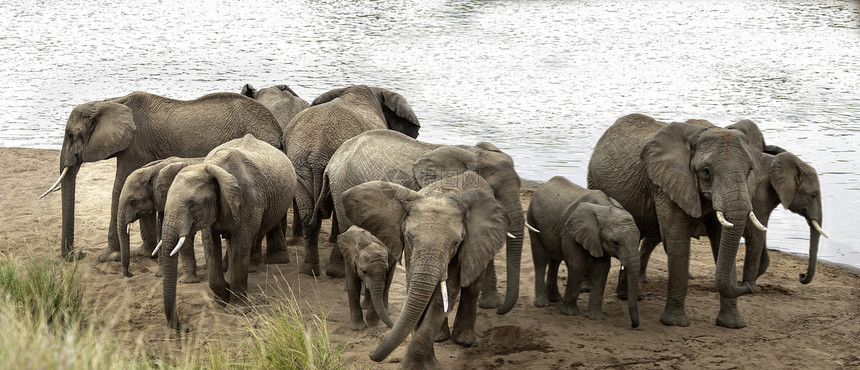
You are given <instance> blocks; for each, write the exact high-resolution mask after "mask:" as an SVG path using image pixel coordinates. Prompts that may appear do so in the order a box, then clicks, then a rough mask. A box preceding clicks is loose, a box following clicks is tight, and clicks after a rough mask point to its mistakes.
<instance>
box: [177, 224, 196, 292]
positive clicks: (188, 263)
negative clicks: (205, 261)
mask: <svg viewBox="0 0 860 370" xmlns="http://www.w3.org/2000/svg"><path fill="white" fill-rule="evenodd" d="M183 245H184V246H183V247H182V249H180V250H179V258H180V259H181V260H182V271H183V273H182V279H179V283H180V284H194V283H199V282H200V277H198V276H197V259H196V258H195V257H194V234H191V235H188V238H187V239H185V244H183Z"/></svg>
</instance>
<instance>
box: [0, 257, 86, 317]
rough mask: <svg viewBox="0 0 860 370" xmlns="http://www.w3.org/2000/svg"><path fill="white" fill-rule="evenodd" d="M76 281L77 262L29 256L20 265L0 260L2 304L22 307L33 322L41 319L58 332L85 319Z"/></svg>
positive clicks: (20, 308)
mask: <svg viewBox="0 0 860 370" xmlns="http://www.w3.org/2000/svg"><path fill="white" fill-rule="evenodd" d="M77 284H78V280H77V264H74V265H72V267H71V268H68V267H67V266H58V265H57V263H55V262H54V261H52V260H50V259H45V258H30V259H29V260H27V261H26V262H24V264H23V266H19V265H18V264H16V263H14V262H12V261H3V262H0V295H2V297H0V299H2V300H3V304H4V305H6V306H11V307H15V308H16V309H18V310H22V311H25V312H26V313H27V314H28V315H29V317H30V318H32V321H33V323H34V324H35V323H41V322H44V323H45V324H46V325H47V326H48V327H50V328H52V329H54V330H59V331H60V332H64V331H65V330H67V329H69V328H73V327H77V326H79V325H80V324H81V323H82V322H83V320H84V319H85V313H84V310H83V305H82V303H81V302H82V295H81V292H80V290H79V289H77ZM23 313H24V312H22V314H23Z"/></svg>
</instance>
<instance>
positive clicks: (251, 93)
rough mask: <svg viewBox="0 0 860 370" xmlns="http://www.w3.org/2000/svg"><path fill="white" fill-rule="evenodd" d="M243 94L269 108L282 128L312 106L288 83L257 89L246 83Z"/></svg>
mask: <svg viewBox="0 0 860 370" xmlns="http://www.w3.org/2000/svg"><path fill="white" fill-rule="evenodd" d="M241 94H242V95H245V96H247V97H249V98H251V99H254V100H257V101H259V102H260V103H263V105H265V106H266V108H269V110H270V111H272V114H273V115H275V119H277V120H278V124H279V125H280V126H281V129H282V130H283V129H286V127H287V124H288V123H290V120H292V119H293V117H295V116H296V115H297V114H299V112H301V111H303V110H305V109H307V108H308V107H310V106H311V105H310V103H308V102H307V101H305V100H304V99H302V98H300V97H299V95H298V94H296V92H295V91H293V89H290V87H289V86H287V85H275V86H271V87H267V88H264V89H260V90H257V89H255V88H254V87H253V86H251V85H250V84H245V86H242V91H241Z"/></svg>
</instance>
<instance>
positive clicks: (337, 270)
mask: <svg viewBox="0 0 860 370" xmlns="http://www.w3.org/2000/svg"><path fill="white" fill-rule="evenodd" d="M343 269H344V266H343V252H341V251H340V248H337V247H334V248H332V249H331V254H329V256H328V264H326V266H325V274H326V276H328V277H331V278H339V277H342V276H343Z"/></svg>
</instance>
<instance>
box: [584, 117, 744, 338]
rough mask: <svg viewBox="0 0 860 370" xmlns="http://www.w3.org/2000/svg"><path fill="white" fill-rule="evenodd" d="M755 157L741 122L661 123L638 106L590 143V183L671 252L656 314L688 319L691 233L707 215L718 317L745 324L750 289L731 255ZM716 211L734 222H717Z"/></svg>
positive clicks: (668, 319)
mask: <svg viewBox="0 0 860 370" xmlns="http://www.w3.org/2000/svg"><path fill="white" fill-rule="evenodd" d="M752 166H753V161H752V158H751V156H750V152H749V150H748V148H747V138H746V137H745V136H744V135H743V133H741V132H740V131H738V130H730V129H725V128H721V127H716V126H713V125H711V124H710V123H708V122H707V121H702V120H694V121H687V122H684V123H680V122H676V123H672V124H668V125H667V124H665V123H662V122H657V121H655V120H654V119H653V118H651V117H648V116H644V115H641V114H631V115H628V116H624V117H621V118H619V119H618V120H617V121H615V123H614V124H613V125H612V126H611V127H609V128H608V129H607V130H606V132H605V133H604V134H603V136H602V137H601V138H600V140H599V141H598V142H597V145H596V146H595V148H594V153H593V154H592V157H591V161H590V162H589V165H588V188H589V189H597V190H601V191H603V192H604V193H606V195H608V196H610V197H612V198H613V199H615V200H617V201H618V202H619V203H620V204H621V205H622V206H624V209H626V210H627V211H628V212H630V214H631V215H632V216H633V219H634V220H636V225H637V226H638V227H639V232H640V234H641V236H642V237H643V238H645V237H658V238H659V237H661V236H662V238H663V242H664V244H665V245H666V251H667V254H668V260H669V284H668V294H667V299H666V308H665V310H664V311H663V314H662V315H661V316H660V322H662V323H663V324H664V325H668V326H688V325H689V320H688V319H687V314H686V309H685V307H684V302H685V297H686V293H687V282H688V273H689V263H690V237H691V236H692V234H693V232H694V230H695V229H696V227H697V226H698V225H699V224H700V223H702V222H704V224H705V227H706V228H707V230H708V237H709V239H710V240H711V246H712V248H713V249H714V255H715V256H717V263H716V265H717V267H716V274H715V281H716V285H717V290H718V291H719V293H720V312H719V314H718V315H717V319H716V324H717V325H719V326H724V327H728V328H742V327H744V326H745V325H746V324H745V323H744V321H743V318H742V317H741V315H740V313H739V312H738V309H737V297H739V296H741V295H744V294H749V293H752V292H753V288H752V287H751V286H750V285H749V284H744V285H743V286H737V283H736V279H735V271H734V265H735V258H736V257H737V250H738V245H739V243H740V238H741V235H742V234H743V230H744V226H745V225H746V221H747V219H748V217H749V214H750V212H752V203H751V201H750V194H749V191H748V187H747V180H748V177H749V174H750V172H751V171H752ZM716 211H721V212H723V214H724V215H725V219H726V220H727V221H728V222H730V223H732V224H733V227H727V228H721V227H719V222H718V221H717V219H716Z"/></svg>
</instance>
